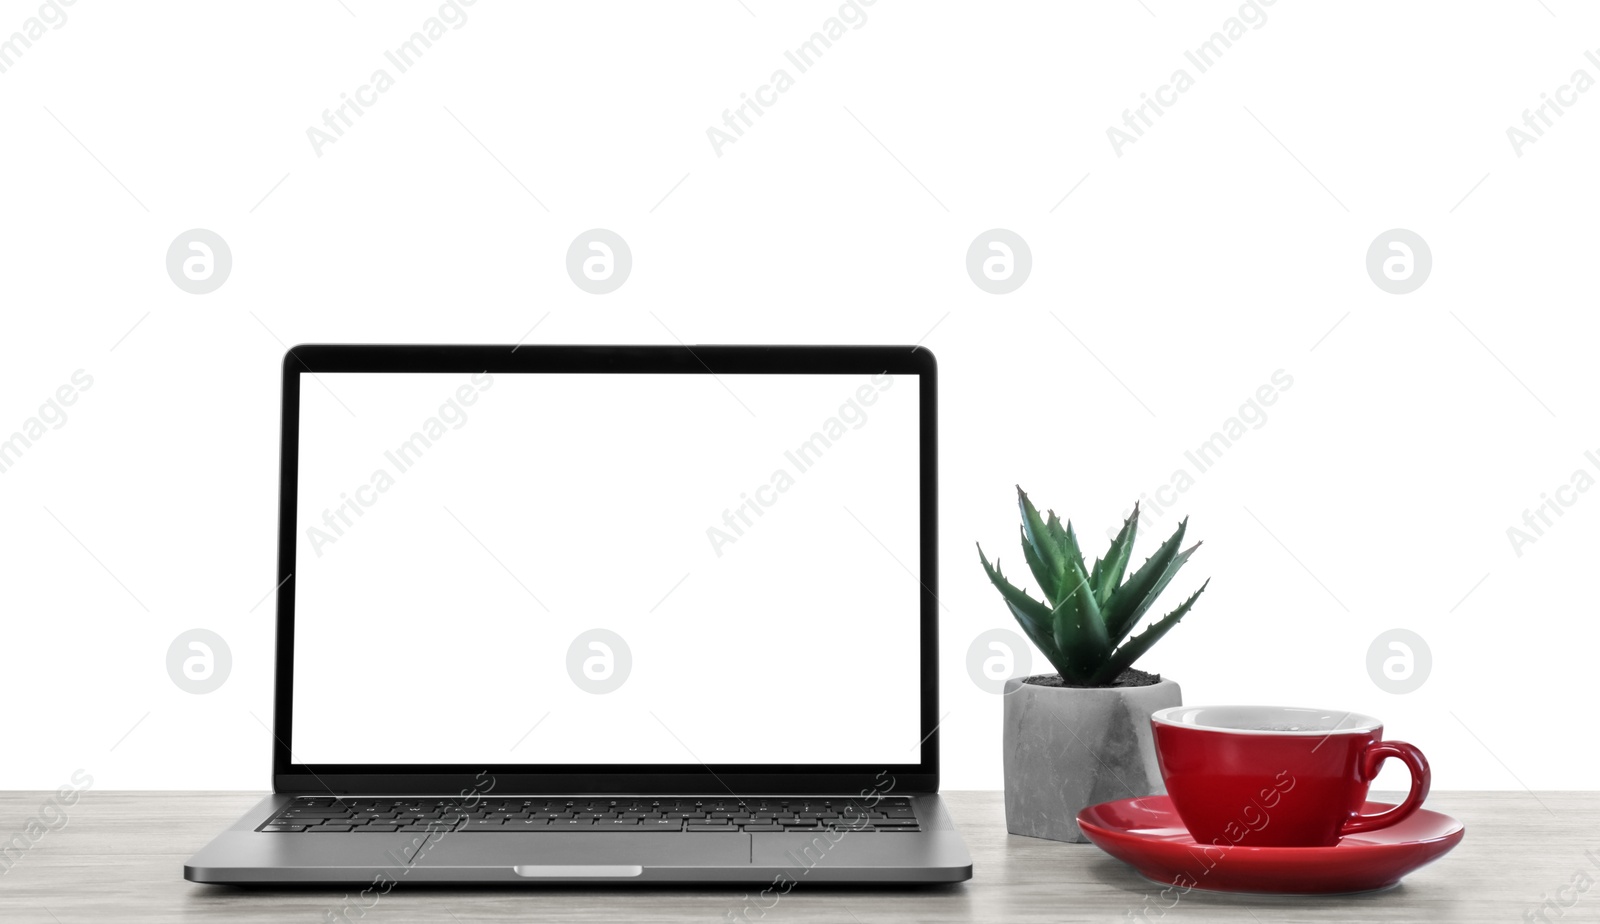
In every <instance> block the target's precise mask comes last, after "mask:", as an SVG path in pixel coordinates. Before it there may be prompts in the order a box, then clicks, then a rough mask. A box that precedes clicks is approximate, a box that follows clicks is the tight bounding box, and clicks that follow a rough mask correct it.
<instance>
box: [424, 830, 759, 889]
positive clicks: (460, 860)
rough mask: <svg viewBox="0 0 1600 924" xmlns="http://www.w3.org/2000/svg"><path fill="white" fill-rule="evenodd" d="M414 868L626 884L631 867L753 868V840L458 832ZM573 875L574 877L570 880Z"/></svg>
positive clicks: (431, 848) (720, 836)
mask: <svg viewBox="0 0 1600 924" xmlns="http://www.w3.org/2000/svg"><path fill="white" fill-rule="evenodd" d="M411 865H413V866H420V867H429V868H433V869H439V868H443V867H473V868H479V869H481V868H484V867H492V868H503V867H522V868H524V869H526V870H527V871H528V872H519V873H518V875H529V874H530V873H536V872H537V871H538V868H539V867H566V868H572V867H593V868H596V869H605V868H614V869H617V870H618V872H617V873H616V874H615V876H614V878H625V877H624V875H623V873H622V872H621V870H623V869H625V868H627V867H634V866H642V867H646V868H649V867H671V866H677V867H690V868H693V867H703V866H748V865H750V835H748V834H743V833H738V834H734V833H731V832H730V833H727V834H724V833H720V832H718V833H714V834H694V833H681V832H671V831H661V832H651V833H648V834H647V833H638V834H628V833H624V832H620V831H607V832H604V833H599V832H596V833H592V834H584V833H580V832H576V831H573V832H562V833H560V834H532V833H519V834H511V833H477V832H471V831H457V832H455V833H452V834H446V835H444V836H443V837H440V838H438V839H437V840H436V841H435V842H434V843H432V844H431V845H427V846H424V847H423V849H422V850H421V851H420V852H419V853H418V854H417V857H416V859H415V860H413V861H412V864H411ZM569 875H570V874H569Z"/></svg>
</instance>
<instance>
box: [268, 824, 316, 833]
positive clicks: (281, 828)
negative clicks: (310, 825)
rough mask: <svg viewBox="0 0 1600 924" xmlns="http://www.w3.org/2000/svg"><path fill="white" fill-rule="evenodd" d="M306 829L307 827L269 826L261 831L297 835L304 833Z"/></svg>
mask: <svg viewBox="0 0 1600 924" xmlns="http://www.w3.org/2000/svg"><path fill="white" fill-rule="evenodd" d="M305 829H306V826H305V825H267V826H266V827H265V828H262V829H261V830H263V831H270V832H272V833H274V834H295V833H298V832H301V831H304V830H305Z"/></svg>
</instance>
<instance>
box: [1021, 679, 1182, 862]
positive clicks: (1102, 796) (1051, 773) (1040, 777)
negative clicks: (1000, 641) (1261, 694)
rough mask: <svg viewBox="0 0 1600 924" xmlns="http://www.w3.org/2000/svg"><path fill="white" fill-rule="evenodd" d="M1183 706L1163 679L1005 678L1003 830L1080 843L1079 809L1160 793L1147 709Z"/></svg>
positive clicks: (1162, 789) (1179, 693)
mask: <svg viewBox="0 0 1600 924" xmlns="http://www.w3.org/2000/svg"><path fill="white" fill-rule="evenodd" d="M1050 676H1052V677H1053V676H1054V675H1053V674H1052V675H1050ZM1181 705H1183V692H1182V690H1180V689H1179V688H1178V685H1177V684H1176V683H1173V682H1172V681H1170V680H1165V679H1163V680H1160V681H1158V682H1156V683H1153V684H1150V685H1149V686H1143V687H1105V688H1088V687H1046V686H1039V685H1038V684H1032V683H1025V682H1024V681H1023V678H1020V677H1018V678H1013V679H1011V680H1008V681H1006V688H1005V735H1004V743H1005V774H1006V830H1007V831H1010V832H1011V833H1012V834H1024V835H1027V836H1028V837H1044V838H1049V839H1050V840H1053V841H1068V842H1071V843H1074V844H1082V843H1084V842H1085V841H1086V838H1085V837H1084V836H1083V832H1081V831H1079V830H1078V812H1079V810H1081V809H1083V808H1084V807H1086V806H1090V805H1096V804H1098V803H1101V802H1109V801H1111V800H1112V799H1126V798H1129V797H1132V796H1149V795H1155V794H1160V793H1165V792H1166V791H1167V788H1166V786H1165V785H1164V784H1163V783H1162V782H1161V767H1160V765H1158V764H1157V763H1156V746H1155V738H1154V736H1153V735H1152V733H1151V731H1150V713H1152V712H1155V711H1156V710H1157V709H1165V708H1166V707H1168V706H1181Z"/></svg>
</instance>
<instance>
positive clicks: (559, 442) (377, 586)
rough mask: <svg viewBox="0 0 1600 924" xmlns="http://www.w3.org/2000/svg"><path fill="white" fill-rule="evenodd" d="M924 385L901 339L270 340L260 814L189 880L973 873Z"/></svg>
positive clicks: (926, 364) (921, 352) (696, 878)
mask: <svg viewBox="0 0 1600 924" xmlns="http://www.w3.org/2000/svg"><path fill="white" fill-rule="evenodd" d="M936 396H937V388H936V365H935V361H934V357H933V355H932V354H931V353H929V352H928V351H927V350H926V349H923V348H921V347H908V346H896V347H865V346H862V347H854V346H851V347H823V346H801V347H794V346H788V347H762V346H694V347H689V346H675V347H601V346H516V347H513V346H342V345H311V346H296V347H294V348H293V349H291V350H289V351H288V353H287V354H286V356H285V358H284V363H283V415H282V451H281V459H280V466H281V469H280V472H281V476H280V477H281V480H280V485H279V492H280V497H279V509H278V517H279V520H278V562H279V570H278V579H279V580H280V581H281V583H280V585H279V587H278V590H277V601H276V602H277V647H276V690H275V706H274V712H273V720H272V726H273V727H272V729H271V732H272V734H271V744H272V795H270V796H268V797H266V798H265V799H263V800H262V801H261V802H260V803H259V804H257V805H256V806H255V807H254V808H252V809H251V810H250V811H249V812H248V813H246V814H245V815H244V817H242V818H240V819H239V820H238V821H237V822H236V823H235V824H234V825H233V826H232V827H230V828H228V829H227V830H226V831H224V832H222V833H221V834H219V835H218V836H217V837H216V838H215V839H214V840H212V841H211V842H210V843H209V844H207V845H206V846H205V847H204V848H203V849H201V850H200V852H199V853H196V854H195V855H194V856H193V857H191V858H190V859H189V861H188V863H187V864H186V865H185V866H184V877H185V878H186V879H189V880H191V881H194V882H207V883H235V884H250V883H255V884H261V883H341V884H363V885H365V884H377V885H378V886H379V887H381V888H383V890H384V891H385V892H387V891H388V889H389V888H392V887H393V885H394V884H398V883H405V882H424V883H530V884H531V883H666V882H693V883H713V882H728V883H773V884H776V885H777V887H779V888H784V884H785V883H791V884H790V885H789V886H788V888H792V887H793V885H792V883H804V882H826V883H936V882H955V881H960V880H965V879H968V878H970V877H971V875H972V860H971V857H970V856H969V854H968V852H967V849H966V846H965V845H964V844H963V842H962V839H961V837H960V835H959V833H958V832H957V831H956V830H955V827H954V826H953V824H952V823H951V819H950V816H949V814H948V812H946V810H945V806H944V805H943V803H942V802H941V801H940V798H939V795H938V788H939V728H938V724H939V709H938V645H937V639H938V631H937V630H938V613H939V609H940V604H939V601H938V598H937V592H938V568H937V564H938V561H937V548H936V506H937V484H936V478H935V476H936V469H937V466H936V458H937V443H936V438H935V430H936V419H937V405H936ZM784 890H785V891H787V888H785V889H784Z"/></svg>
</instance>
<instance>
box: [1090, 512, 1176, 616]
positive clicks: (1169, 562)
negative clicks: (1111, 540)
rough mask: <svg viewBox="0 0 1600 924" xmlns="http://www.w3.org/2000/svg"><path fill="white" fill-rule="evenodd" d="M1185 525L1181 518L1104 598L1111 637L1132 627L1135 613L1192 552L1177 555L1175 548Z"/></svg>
mask: <svg viewBox="0 0 1600 924" xmlns="http://www.w3.org/2000/svg"><path fill="white" fill-rule="evenodd" d="M1188 526H1189V521H1188V519H1187V518H1185V519H1184V520H1183V521H1182V522H1181V523H1179V524H1178V528H1177V530H1175V531H1174V532H1173V534H1172V535H1171V536H1170V537H1169V538H1168V539H1167V541H1166V542H1163V543H1162V544H1161V547H1160V548H1158V549H1156V551H1155V554H1154V555H1151V556H1150V557H1149V558H1147V559H1145V562H1144V564H1142V565H1140V566H1139V570H1137V571H1135V572H1134V573H1133V575H1132V576H1131V577H1129V578H1128V580H1127V581H1125V582H1124V583H1123V584H1122V586H1120V587H1118V588H1117V589H1116V590H1114V591H1112V592H1111V596H1110V597H1109V598H1108V599H1107V600H1106V606H1105V618H1106V629H1107V631H1108V632H1109V633H1110V634H1111V636H1112V637H1113V638H1117V639H1120V638H1122V637H1123V636H1125V635H1127V634H1128V633H1129V632H1130V631H1132V630H1133V627H1134V625H1135V624H1137V623H1138V621H1139V617H1140V616H1142V615H1144V612H1145V610H1147V609H1149V608H1150V604H1151V603H1153V602H1155V598H1156V595H1157V594H1159V593H1160V592H1161V590H1162V588H1164V587H1166V586H1167V582H1168V581H1170V580H1172V575H1174V574H1176V573H1177V569H1178V568H1180V567H1182V566H1183V563H1184V562H1185V561H1188V558H1189V554H1192V553H1193V552H1194V549H1193V548H1191V549H1189V550H1188V552H1187V553H1183V554H1181V555H1180V553H1179V552H1178V549H1179V548H1180V547H1181V544H1182V542H1183V534H1184V531H1185V530H1186V529H1187V528H1188ZM1198 547H1199V546H1198V545H1196V546H1195V548H1198Z"/></svg>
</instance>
